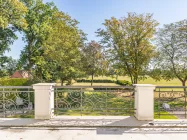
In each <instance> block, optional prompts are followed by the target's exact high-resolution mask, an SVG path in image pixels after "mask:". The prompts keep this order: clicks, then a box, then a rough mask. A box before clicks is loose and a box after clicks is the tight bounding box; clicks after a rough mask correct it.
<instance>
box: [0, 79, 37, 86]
mask: <svg viewBox="0 0 187 140" xmlns="http://www.w3.org/2000/svg"><path fill="white" fill-rule="evenodd" d="M34 83H35V82H34V81H32V80H29V79H25V78H1V79H0V86H31V85H32V84H34Z"/></svg>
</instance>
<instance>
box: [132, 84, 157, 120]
mask: <svg viewBox="0 0 187 140" xmlns="http://www.w3.org/2000/svg"><path fill="white" fill-rule="evenodd" d="M134 86H135V109H136V111H135V112H136V113H135V117H136V118H137V119H138V120H154V89H155V86H154V85H151V84H134Z"/></svg>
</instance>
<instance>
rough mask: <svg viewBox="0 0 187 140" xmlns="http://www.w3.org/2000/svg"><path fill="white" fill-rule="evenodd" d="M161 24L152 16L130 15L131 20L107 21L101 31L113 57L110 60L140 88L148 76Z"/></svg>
mask: <svg viewBox="0 0 187 140" xmlns="http://www.w3.org/2000/svg"><path fill="white" fill-rule="evenodd" d="M157 25H158V22H157V21H155V20H154V19H153V18H152V15H151V14H136V13H128V16H127V17H123V18H121V19H116V18H114V17H112V18H111V19H109V20H105V23H104V26H105V29H99V30H98V31H97V33H98V36H99V37H102V40H101V42H102V43H103V44H105V46H106V50H107V51H108V52H109V54H110V59H111V60H112V61H113V62H117V63H118V64H119V65H120V66H119V67H120V68H123V70H124V72H123V73H126V74H127V75H128V76H130V78H131V82H132V83H133V84H136V83H137V82H138V79H140V78H143V77H144V76H145V74H146V73H145V71H146V69H147V68H148V65H149V62H150V60H151V58H152V57H153V56H154V48H155V47H154V46H153V44H152V43H151V40H152V39H153V36H154V33H155V31H156V27H157Z"/></svg>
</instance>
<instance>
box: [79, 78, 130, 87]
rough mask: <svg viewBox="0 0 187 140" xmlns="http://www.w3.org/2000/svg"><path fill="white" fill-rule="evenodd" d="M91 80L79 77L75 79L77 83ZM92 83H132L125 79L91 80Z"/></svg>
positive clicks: (126, 84)
mask: <svg viewBox="0 0 187 140" xmlns="http://www.w3.org/2000/svg"><path fill="white" fill-rule="evenodd" d="M91 81H92V80H86V79H81V80H77V82H78V83H81V82H82V83H91ZM93 83H116V84H118V85H122V86H124V85H125V86H131V85H132V83H131V82H129V81H126V80H117V81H115V80H93Z"/></svg>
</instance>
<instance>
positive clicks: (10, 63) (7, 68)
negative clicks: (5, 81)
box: [0, 57, 17, 77]
mask: <svg viewBox="0 0 187 140" xmlns="http://www.w3.org/2000/svg"><path fill="white" fill-rule="evenodd" d="M16 69H17V60H15V59H13V58H12V57H7V59H6V62H5V63H4V65H3V67H1V69H0V76H1V77H4V76H11V75H12V74H13V73H14V72H15V71H16Z"/></svg>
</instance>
